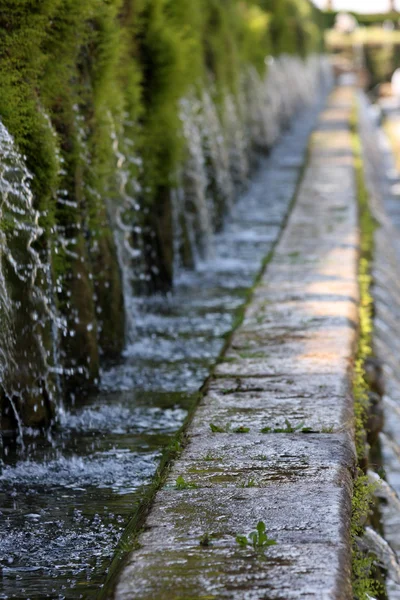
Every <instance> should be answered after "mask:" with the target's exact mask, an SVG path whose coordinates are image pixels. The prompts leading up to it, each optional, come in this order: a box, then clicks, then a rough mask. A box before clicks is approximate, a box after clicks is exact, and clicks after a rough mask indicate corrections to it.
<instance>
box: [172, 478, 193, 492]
mask: <svg viewBox="0 0 400 600" xmlns="http://www.w3.org/2000/svg"><path fill="white" fill-rule="evenodd" d="M175 488H176V489H177V490H190V489H193V488H197V485H196V484H195V483H189V481H186V480H185V479H184V478H183V477H182V475H179V477H177V479H176V481H175Z"/></svg>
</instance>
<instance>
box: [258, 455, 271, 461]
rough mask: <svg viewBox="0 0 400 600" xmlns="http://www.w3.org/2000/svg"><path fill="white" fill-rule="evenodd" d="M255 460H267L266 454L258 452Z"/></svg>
mask: <svg viewBox="0 0 400 600" xmlns="http://www.w3.org/2000/svg"><path fill="white" fill-rule="evenodd" d="M256 459H257V460H268V456H267V455H266V454H258V455H257V456H256Z"/></svg>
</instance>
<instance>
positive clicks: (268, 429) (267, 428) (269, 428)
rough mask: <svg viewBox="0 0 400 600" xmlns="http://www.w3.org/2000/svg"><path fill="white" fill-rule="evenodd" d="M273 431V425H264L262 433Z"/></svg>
mask: <svg viewBox="0 0 400 600" xmlns="http://www.w3.org/2000/svg"><path fill="white" fill-rule="evenodd" d="M271 431H272V429H271V427H264V428H263V429H261V433H271Z"/></svg>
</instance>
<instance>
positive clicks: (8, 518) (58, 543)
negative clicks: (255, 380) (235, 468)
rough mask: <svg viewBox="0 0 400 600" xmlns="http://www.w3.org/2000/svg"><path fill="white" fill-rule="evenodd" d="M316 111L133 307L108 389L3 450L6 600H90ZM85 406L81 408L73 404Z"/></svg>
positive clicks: (241, 287)
mask: <svg viewBox="0 0 400 600" xmlns="http://www.w3.org/2000/svg"><path fill="white" fill-rule="evenodd" d="M317 114H318V110H316V108H315V107H314V108H313V109H312V110H310V109H307V111H306V112H303V113H302V115H300V116H299V117H298V118H297V119H296V123H295V125H293V127H292V129H291V130H290V131H288V132H286V133H285V135H284V136H283V138H282V139H281V141H280V142H279V144H278V145H277V146H276V148H275V150H274V151H273V153H272V154H271V155H270V157H269V158H268V159H265V160H264V161H263V163H262V164H261V165H260V168H259V171H258V175H257V176H256V178H255V179H254V181H253V183H252V184H251V185H250V186H249V187H248V190H247V192H246V193H245V194H243V195H242V197H241V199H240V200H239V201H238V203H237V204H236V206H235V208H234V209H233V212H232V214H231V216H230V218H229V220H228V221H227V222H226V224H225V227H224V229H223V231H222V232H221V233H219V234H218V235H216V236H215V237H214V240H213V245H212V248H209V252H208V255H209V257H210V258H209V259H208V261H207V262H205V263H199V264H198V265H197V268H196V269H195V270H194V271H191V272H185V271H181V272H180V273H179V275H178V277H177V278H176V282H175V285H174V290H173V292H172V293H171V294H170V295H168V296H154V297H151V298H148V299H141V300H137V301H136V307H135V313H136V314H135V328H136V329H135V339H136V340H137V341H136V342H135V343H133V344H131V345H129V346H128V347H127V348H126V351H125V354H124V358H123V360H122V361H121V362H120V363H118V364H113V365H110V366H109V368H108V369H106V370H105V371H104V373H103V376H102V391H101V393H99V394H98V395H96V396H95V397H90V398H88V399H87V400H85V401H84V404H83V405H82V401H79V408H76V410H73V409H72V410H68V411H64V412H62V413H61V418H60V423H59V426H58V430H57V431H54V432H53V434H52V435H51V436H50V435H49V436H47V437H42V436H40V435H36V436H33V437H30V438H28V439H26V440H25V446H24V447H23V448H22V447H21V446H19V445H15V444H13V443H12V442H11V441H10V440H7V439H6V440H5V448H4V450H5V452H4V462H3V465H2V471H1V475H0V505H1V507H2V508H1V514H0V515H1V518H0V560H1V565H2V571H1V578H0V598H2V599H6V598H21V599H22V598H24V599H27V598H30V599H31V600H33V599H39V598H94V597H96V594H97V592H98V590H99V588H100V587H101V586H102V583H103V582H104V580H105V577H106V574H107V569H108V567H109V565H110V562H111V559H112V555H113V551H114V549H115V546H116V544H117V542H118V539H119V538H120V536H121V534H122V532H123V530H124V527H125V525H126V523H127V521H128V519H129V517H130V515H131V514H132V511H133V510H134V508H135V506H136V504H137V503H138V502H140V498H141V496H142V494H143V493H144V491H145V490H146V486H148V485H149V483H150V481H151V479H152V476H153V474H154V472H155V469H156V467H157V464H158V461H159V459H160V455H161V451H162V448H163V447H164V446H165V445H166V444H167V443H168V441H169V439H170V438H171V436H172V435H173V434H174V433H175V432H176V431H177V430H178V429H179V428H180V426H181V425H182V423H183V421H184V419H185V417H186V415H187V411H188V409H189V408H190V406H191V405H192V404H193V402H195V400H196V397H197V395H198V391H199V389H200V387H201V386H202V384H203V383H204V381H205V379H206V378H207V376H208V374H209V372H210V368H211V367H212V365H213V364H214V363H215V361H216V360H217V358H218V356H219V354H220V352H221V350H222V348H223V345H224V340H225V337H226V335H227V334H228V333H229V332H230V331H231V329H232V327H233V325H234V322H235V316H236V315H237V313H238V310H239V309H240V308H241V307H242V306H243V304H244V302H245V299H246V297H247V293H248V290H249V289H250V288H251V286H252V284H253V282H254V280H255V278H256V276H257V273H258V272H259V270H260V268H261V265H262V262H263V260H264V259H265V257H266V256H267V255H268V253H269V252H270V250H271V249H272V247H273V245H274V243H275V242H276V240H277V238H278V236H279V233H280V230H281V227H282V225H283V223H284V221H285V217H286V216H287V213H288V211H289V207H290V203H291V200H292V198H293V195H294V192H295V189H296V184H297V181H298V179H299V176H300V173H301V168H302V165H303V162H304V160H305V155H306V149H307V141H308V137H309V134H310V132H311V130H312V128H313V125H314V123H315V120H316V118H317ZM77 404H78V403H77Z"/></svg>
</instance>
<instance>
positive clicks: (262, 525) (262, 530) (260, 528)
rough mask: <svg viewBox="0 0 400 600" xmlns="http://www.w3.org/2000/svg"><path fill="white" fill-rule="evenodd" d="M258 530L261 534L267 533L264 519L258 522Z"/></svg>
mask: <svg viewBox="0 0 400 600" xmlns="http://www.w3.org/2000/svg"><path fill="white" fill-rule="evenodd" d="M257 531H258V533H259V534H262V533H265V523H264V521H258V523H257Z"/></svg>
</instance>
